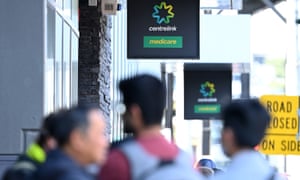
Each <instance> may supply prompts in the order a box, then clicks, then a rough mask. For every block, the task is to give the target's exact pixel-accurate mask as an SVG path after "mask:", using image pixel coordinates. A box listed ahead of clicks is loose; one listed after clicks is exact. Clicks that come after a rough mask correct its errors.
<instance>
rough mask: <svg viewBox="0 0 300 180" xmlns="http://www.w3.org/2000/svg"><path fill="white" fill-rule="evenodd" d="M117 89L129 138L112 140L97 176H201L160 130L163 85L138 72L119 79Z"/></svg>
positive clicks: (107, 179) (114, 179) (120, 179)
mask: <svg viewBox="0 0 300 180" xmlns="http://www.w3.org/2000/svg"><path fill="white" fill-rule="evenodd" d="M119 89H120V90H121V93H122V94H123V104H124V108H123V109H124V113H123V114H122V118H123V122H124V131H125V133H132V134H133V137H132V138H129V139H126V140H124V141H123V142H119V143H114V147H113V148H112V150H111V152H110V154H109V156H108V159H107V161H106V163H105V164H104V165H103V166H102V167H101V171H100V173H99V179H100V180H136V179H143V180H145V179H148V178H150V179H151V178H152V179H174V176H176V179H190V180H192V179H194V177H197V179H201V178H200V177H201V176H200V174H199V173H197V172H196V170H195V169H193V167H192V159H191V158H190V157H189V156H188V157H187V158H185V156H181V154H184V153H183V152H182V151H181V150H180V149H179V148H178V147H177V146H176V145H175V144H173V143H170V142H168V140H166V139H165V138H164V136H163V135H162V134H161V132H160V130H161V122H162V117H163V113H164V109H165V103H166V89H165V86H164V84H163V83H162V82H161V81H160V80H159V79H158V78H156V77H154V76H152V75H148V74H142V75H136V76H134V77H130V78H128V79H124V80H122V81H121V82H120V83H119ZM177 163H178V164H177ZM181 163H182V164H181ZM184 163H185V164H184ZM175 164H177V166H173V165H175ZM173 167H175V169H173ZM176 167H177V168H179V169H176ZM164 170H166V171H164ZM180 175H183V176H184V178H181V177H180ZM198 175H199V176H198ZM154 177H155V178H154Z"/></svg>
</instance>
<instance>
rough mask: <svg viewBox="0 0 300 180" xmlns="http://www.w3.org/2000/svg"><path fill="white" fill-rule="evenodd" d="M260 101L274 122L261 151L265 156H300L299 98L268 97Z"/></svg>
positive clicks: (262, 143)
mask: <svg viewBox="0 0 300 180" xmlns="http://www.w3.org/2000/svg"><path fill="white" fill-rule="evenodd" d="M260 100H261V102H262V103H263V104H264V105H265V107H266V108H267V110H268V111H269V112H270V114H271V116H272V120H271V122H270V125H269V128H268V130H267V132H266V136H265V138H264V139H263V141H262V142H261V144H260V146H259V150H260V151H261V152H263V153H265V154H294V155H300V141H299V138H298V137H299V118H298V112H299V96H274V95H267V96H262V97H261V98H260Z"/></svg>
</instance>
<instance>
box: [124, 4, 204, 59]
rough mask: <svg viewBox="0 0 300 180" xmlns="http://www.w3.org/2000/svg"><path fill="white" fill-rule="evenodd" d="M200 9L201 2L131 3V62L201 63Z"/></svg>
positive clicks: (128, 6)
mask: <svg viewBox="0 0 300 180" xmlns="http://www.w3.org/2000/svg"><path fill="white" fill-rule="evenodd" d="M199 7H200V5H199V0H128V1H127V11H128V12H127V13H128V14H127V18H128V19H127V21H128V22H127V23H128V24H127V34H128V37H127V44H128V47H127V48H128V51H127V56H128V58H129V59H131V58H166V59H168V58H172V59H173V58H184V59H199V14H200V13H199V9H200V8H199Z"/></svg>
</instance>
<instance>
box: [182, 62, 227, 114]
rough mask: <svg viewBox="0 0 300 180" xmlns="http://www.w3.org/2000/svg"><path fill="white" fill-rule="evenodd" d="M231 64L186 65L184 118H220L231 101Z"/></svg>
mask: <svg viewBox="0 0 300 180" xmlns="http://www.w3.org/2000/svg"><path fill="white" fill-rule="evenodd" d="M231 81H232V68H231V64H199V63H197V64H196V63H190V64H185V65H184V119H219V118H220V115H221V111H222V108H223V107H224V106H225V105H226V104H228V103H229V102H230V101H231V96H232V95H231Z"/></svg>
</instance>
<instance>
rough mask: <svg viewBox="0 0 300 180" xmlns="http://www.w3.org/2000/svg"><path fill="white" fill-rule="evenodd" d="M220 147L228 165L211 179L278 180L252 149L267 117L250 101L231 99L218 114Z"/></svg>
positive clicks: (262, 110)
mask: <svg viewBox="0 0 300 180" xmlns="http://www.w3.org/2000/svg"><path fill="white" fill-rule="evenodd" d="M222 119H223V130H222V146H223V150H224V153H225V154H226V155H227V156H228V157H230V158H231V160H232V161H231V163H230V164H229V166H228V167H227V170H226V171H225V172H224V173H217V174H216V175H215V176H214V177H213V178H212V179H214V180H228V179H231V180H241V179H243V180H253V179H255V180H278V179H280V177H279V176H278V174H277V172H276V170H275V169H274V168H272V167H271V166H270V165H269V164H268V162H267V161H266V160H265V159H264V157H263V156H262V155H261V154H260V153H259V152H257V151H255V150H254V147H255V146H256V145H258V144H259V143H260V142H261V140H262V139H263V137H264V135H265V131H266V129H267V127H268V125H269V123H270V119H271V117H270V115H269V113H268V112H267V110H266V109H265V108H264V107H263V105H262V104H261V103H260V102H259V101H258V100H254V99H248V100H235V101H233V102H232V103H230V104H229V105H228V106H227V107H225V108H224V111H223V112H222Z"/></svg>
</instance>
